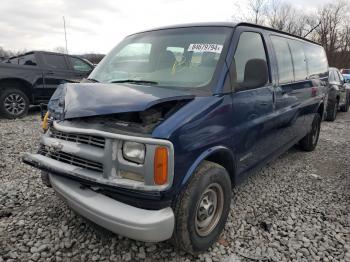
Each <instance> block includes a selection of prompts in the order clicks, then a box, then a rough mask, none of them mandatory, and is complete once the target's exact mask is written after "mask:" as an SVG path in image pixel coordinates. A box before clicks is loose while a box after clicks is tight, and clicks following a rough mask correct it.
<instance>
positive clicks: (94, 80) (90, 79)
mask: <svg viewBox="0 0 350 262" xmlns="http://www.w3.org/2000/svg"><path fill="white" fill-rule="evenodd" d="M86 80H89V81H91V82H94V83H99V82H100V81H98V80H96V79H94V78H86Z"/></svg>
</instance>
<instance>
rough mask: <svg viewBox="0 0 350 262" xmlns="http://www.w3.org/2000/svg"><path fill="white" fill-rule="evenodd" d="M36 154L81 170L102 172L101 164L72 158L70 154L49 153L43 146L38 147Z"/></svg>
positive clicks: (75, 157) (76, 157)
mask: <svg viewBox="0 0 350 262" xmlns="http://www.w3.org/2000/svg"><path fill="white" fill-rule="evenodd" d="M38 153H39V154H41V155H44V156H46V157H49V158H52V159H55V160H57V161H61V162H63V163H66V164H70V165H73V166H77V167H81V168H86V169H89V170H92V171H96V172H100V173H102V172H103V165H102V164H101V163H98V162H94V161H91V160H86V159H84V158H81V157H78V156H74V155H72V154H68V153H65V152H61V151H51V150H49V148H47V147H45V146H42V147H40V149H39V152H38Z"/></svg>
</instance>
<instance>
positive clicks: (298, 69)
mask: <svg viewBox="0 0 350 262" xmlns="http://www.w3.org/2000/svg"><path fill="white" fill-rule="evenodd" d="M288 43H289V47H290V51H291V52H292V59H293V65H294V77H295V81H301V80H305V79H307V65H306V57H305V52H304V44H303V43H302V42H299V41H296V40H288Z"/></svg>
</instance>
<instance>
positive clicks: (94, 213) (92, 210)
mask: <svg viewBox="0 0 350 262" xmlns="http://www.w3.org/2000/svg"><path fill="white" fill-rule="evenodd" d="M50 182H51V185H52V187H53V188H54V190H55V191H56V193H57V194H58V195H60V196H61V197H62V198H63V199H64V200H65V201H66V202H67V204H68V205H69V206H70V207H71V208H72V209H73V210H75V211H76V212H77V213H79V214H81V215H82V216H84V217H86V218H88V219H89V220H91V221H93V222H94V223H96V224H98V225H100V226H102V227H104V228H107V229H109V230H110V231H112V232H115V233H117V234H120V235H123V236H126V237H129V238H132V239H135V240H139V241H145V242H159V241H164V240H167V239H169V238H170V237H171V235H172V233H173V230H174V213H173V211H172V209H171V208H170V207H167V208H164V209H161V210H146V209H141V208H137V207H133V206H130V205H126V204H124V203H121V202H118V201H116V200H114V199H111V198H109V197H106V196H104V195H102V194H99V193H96V192H94V191H92V190H90V189H87V188H82V187H81V185H80V183H78V182H76V181H73V180H71V179H67V178H64V177H61V176H57V175H52V174H50Z"/></svg>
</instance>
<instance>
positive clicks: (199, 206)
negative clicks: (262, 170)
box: [172, 161, 232, 254]
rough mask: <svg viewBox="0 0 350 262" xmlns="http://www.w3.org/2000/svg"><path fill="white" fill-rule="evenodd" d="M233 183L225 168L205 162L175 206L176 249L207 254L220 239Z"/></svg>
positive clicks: (174, 234)
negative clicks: (205, 252)
mask: <svg viewBox="0 0 350 262" xmlns="http://www.w3.org/2000/svg"><path fill="white" fill-rule="evenodd" d="M231 190H232V189H231V180H230V176H229V174H228V173H227V171H226V169H225V168H223V167H222V166H220V165H218V164H216V163H213V162H209V161H204V162H203V163H202V164H201V165H200V166H199V167H198V168H197V170H196V171H195V173H194V174H193V176H192V177H191V178H190V181H189V182H188V184H187V185H186V187H185V189H184V190H183V191H182V192H181V194H180V196H179V198H178V200H177V202H176V204H175V209H174V213H175V221H176V222H175V229H174V233H173V237H172V240H173V242H174V244H175V246H176V247H177V248H179V249H182V250H184V251H186V252H188V253H191V254H196V253H198V252H201V251H206V250H207V249H208V248H209V247H210V246H211V245H212V244H213V243H214V242H216V240H217V239H218V237H219V236H220V234H221V232H222V230H223V228H224V226H225V223H226V220H227V216H228V214H229V211H230V204H231Z"/></svg>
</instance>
